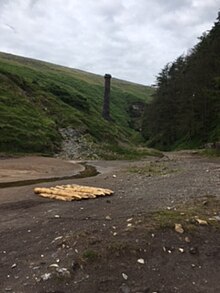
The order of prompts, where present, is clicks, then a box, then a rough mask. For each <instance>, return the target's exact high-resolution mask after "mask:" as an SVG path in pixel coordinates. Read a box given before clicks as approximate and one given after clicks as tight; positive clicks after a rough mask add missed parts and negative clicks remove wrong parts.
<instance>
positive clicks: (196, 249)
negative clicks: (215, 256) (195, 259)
mask: <svg viewBox="0 0 220 293" xmlns="http://www.w3.org/2000/svg"><path fill="white" fill-rule="evenodd" d="M189 253H190V254H198V253H199V250H198V248H197V247H190V248H189Z"/></svg>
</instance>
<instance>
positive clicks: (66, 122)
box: [0, 53, 153, 153]
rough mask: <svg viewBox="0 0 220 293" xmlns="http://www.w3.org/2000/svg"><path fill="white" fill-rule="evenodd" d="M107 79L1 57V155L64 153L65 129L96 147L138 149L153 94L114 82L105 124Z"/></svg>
mask: <svg viewBox="0 0 220 293" xmlns="http://www.w3.org/2000/svg"><path fill="white" fill-rule="evenodd" d="M103 83H104V79H103V77H102V76H98V75H95V74H91V73H87V72H84V71H80V70H75V69H71V68H66V67H62V66H57V65H54V64H49V63H46V62H42V61H37V60H32V59H28V58H23V57H18V56H14V55H11V54H5V53H0V151H1V152H23V153H24V152H31V153H32V152H39V153H55V152H59V150H60V146H61V141H62V137H61V134H60V131H59V129H60V128H68V127H70V128H72V129H76V130H77V131H80V132H81V133H83V134H84V135H87V138H88V139H89V140H90V141H92V142H94V143H96V144H110V145H114V146H115V147H116V146H118V145H119V144H121V143H132V141H133V140H134V139H135V138H136V139H137V137H138V135H139V132H138V131H137V129H138V128H139V127H140V125H141V113H135V111H134V109H135V105H141V107H142V105H144V103H145V102H146V101H147V100H148V99H149V97H150V95H151V94H152V92H153V90H152V88H150V87H146V86H143V85H139V84H134V83H129V82H125V81H121V80H117V79H114V78H113V80H112V88H111V106H110V107H111V116H112V119H113V121H112V122H107V121H105V120H104V119H103V118H102V115H101V113H102V102H103V91H104V89H103Z"/></svg>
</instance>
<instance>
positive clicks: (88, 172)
mask: <svg viewBox="0 0 220 293" xmlns="http://www.w3.org/2000/svg"><path fill="white" fill-rule="evenodd" d="M81 165H83V166H85V169H84V170H83V171H81V172H79V173H78V174H75V175H71V176H62V177H51V178H38V179H30V180H20V181H12V182H0V188H8V187H19V186H26V185H33V184H38V183H45V182H54V181H61V180H67V179H78V178H86V177H93V176H97V175H98V174H100V173H99V172H98V171H97V169H96V168H95V167H94V166H91V165H87V164H86V163H83V164H81Z"/></svg>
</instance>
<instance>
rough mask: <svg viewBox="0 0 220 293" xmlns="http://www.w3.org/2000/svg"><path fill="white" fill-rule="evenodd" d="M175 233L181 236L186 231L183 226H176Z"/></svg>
mask: <svg viewBox="0 0 220 293" xmlns="http://www.w3.org/2000/svg"><path fill="white" fill-rule="evenodd" d="M175 231H176V232H177V233H180V234H183V233H184V230H183V227H182V225H181V224H175Z"/></svg>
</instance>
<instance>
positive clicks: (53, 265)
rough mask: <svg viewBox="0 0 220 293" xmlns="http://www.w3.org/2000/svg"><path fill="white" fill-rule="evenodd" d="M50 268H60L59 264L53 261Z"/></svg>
mask: <svg viewBox="0 0 220 293" xmlns="http://www.w3.org/2000/svg"><path fill="white" fill-rule="evenodd" d="M49 267H50V268H59V265H58V264H57V263H53V264H51V265H49Z"/></svg>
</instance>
